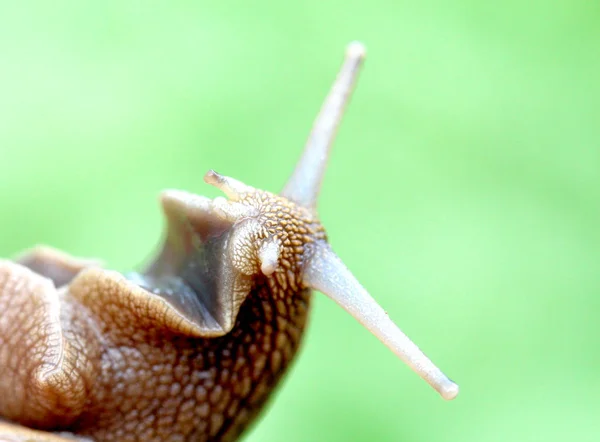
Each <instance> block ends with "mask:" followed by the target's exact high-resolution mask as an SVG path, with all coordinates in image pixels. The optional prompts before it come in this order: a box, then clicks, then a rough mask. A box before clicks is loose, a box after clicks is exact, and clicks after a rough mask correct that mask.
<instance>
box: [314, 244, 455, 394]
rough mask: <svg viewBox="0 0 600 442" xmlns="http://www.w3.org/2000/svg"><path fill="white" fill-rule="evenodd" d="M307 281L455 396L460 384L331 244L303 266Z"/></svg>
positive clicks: (431, 382) (316, 251) (319, 248)
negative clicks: (382, 304) (399, 323)
mask: <svg viewBox="0 0 600 442" xmlns="http://www.w3.org/2000/svg"><path fill="white" fill-rule="evenodd" d="M304 284H305V285H306V286H307V287H310V288H313V289H315V290H318V291H320V292H321V293H323V294H325V295H327V296H328V297H329V298H331V299H333V300H334V301H335V302H337V303H338V304H339V305H340V306H341V307H342V308H343V309H344V310H346V311H347V312H348V313H350V314H351V315H352V316H353V317H354V318H355V319H356V320H358V322H360V323H361V324H362V325H364V326H365V328H367V329H368V330H369V331H370V332H371V333H373V334H374V335H375V336H376V337H377V338H378V339H379V340H380V341H381V342H383V343H384V344H385V345H386V346H387V347H388V348H389V349H390V350H392V351H393V352H394V353H395V354H396V355H398V357H399V358H400V359H402V360H403V361H404V362H405V363H406V364H407V365H408V366H409V367H410V368H412V369H413V371H414V372H415V373H417V374H418V375H419V376H421V377H422V378H423V379H424V380H425V381H427V383H428V384H429V385H431V386H432V387H433V388H435V389H436V390H437V391H438V392H439V393H440V395H441V396H442V397H443V398H444V399H448V400H450V399H454V398H455V397H456V396H457V395H458V385H456V384H455V383H454V382H452V381H451V380H450V379H448V377H446V375H444V373H442V372H441V370H440V369H439V368H437V367H436V366H435V365H434V364H433V362H431V361H430V360H429V358H428V357H427V356H425V355H424V354H423V352H422V351H421V350H420V349H419V347H417V346H416V345H415V344H414V343H413V342H412V341H411V340H410V339H409V338H408V337H407V336H406V335H405V334H404V333H402V331H401V330H400V329H399V328H398V326H396V324H394V322H393V321H392V320H391V319H390V318H389V316H388V315H387V313H386V312H385V311H384V310H383V309H382V308H381V307H380V306H379V304H377V302H376V301H375V300H374V299H373V298H372V297H371V295H369V293H368V292H367V291H366V290H365V289H364V288H363V286H362V285H360V283H359V282H358V281H357V280H356V278H355V277H354V275H352V273H351V272H350V270H348V268H347V267H346V266H345V265H344V263H343V262H342V261H341V260H340V258H338V256H337V255H336V254H335V253H333V251H332V250H331V249H330V248H329V246H328V245H326V244H324V243H323V244H318V245H316V246H315V248H314V250H313V254H312V256H311V258H310V259H309V261H308V263H307V265H306V267H305V269H304Z"/></svg>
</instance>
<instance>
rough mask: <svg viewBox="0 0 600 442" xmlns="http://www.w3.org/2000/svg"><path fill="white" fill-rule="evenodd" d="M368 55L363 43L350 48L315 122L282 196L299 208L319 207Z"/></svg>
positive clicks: (354, 43)
mask: <svg viewBox="0 0 600 442" xmlns="http://www.w3.org/2000/svg"><path fill="white" fill-rule="evenodd" d="M365 54H366V51H365V47H364V46H363V45H362V44H361V43H358V42H353V43H350V44H349V45H348V46H347V48H346V58H345V60H344V63H343V65H342V67H341V69H340V72H339V73H338V76H337V78H336V80H335V82H334V83H333V86H332V87H331V90H330V92H329V95H328V96H327V98H326V99H325V102H324V103H323V106H322V108H321V111H320V112H319V115H318V116H317V118H316V120H315V122H314V125H313V128H312V130H311V133H310V135H309V137H308V141H307V142H306V145H305V147H304V152H303V153H302V156H301V158H300V161H298V164H297V166H296V169H295V170H294V173H293V174H292V176H291V177H290V179H289V180H288V182H287V184H286V185H285V187H284V188H283V190H282V192H281V196H283V197H286V198H288V199H289V200H291V201H294V202H296V203H297V204H298V205H300V206H303V207H307V208H315V207H316V206H317V198H318V196H319V192H320V190H321V183H322V182H323V176H324V175H325V168H326V167H327V160H328V159H329V153H330V152H331V147H332V145H333V141H334V139H335V136H336V133H337V129H338V126H339V124H340V121H341V119H342V115H343V113H344V109H345V108H346V105H347V104H348V102H349V101H350V95H351V94H352V90H353V88H354V84H355V83H356V79H357V78H358V73H359V70H360V67H361V65H362V62H363V60H364V58H365Z"/></svg>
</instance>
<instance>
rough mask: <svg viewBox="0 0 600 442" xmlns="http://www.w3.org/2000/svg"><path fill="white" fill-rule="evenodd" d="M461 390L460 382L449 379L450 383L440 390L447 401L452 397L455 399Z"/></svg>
mask: <svg viewBox="0 0 600 442" xmlns="http://www.w3.org/2000/svg"><path fill="white" fill-rule="evenodd" d="M459 390H460V388H459V387H458V384H455V383H454V382H452V381H449V382H448V384H446V385H443V386H442V387H441V388H440V390H439V391H440V394H441V395H442V397H443V398H444V399H446V400H447V401H451V400H452V399H455V398H456V396H458V393H459Z"/></svg>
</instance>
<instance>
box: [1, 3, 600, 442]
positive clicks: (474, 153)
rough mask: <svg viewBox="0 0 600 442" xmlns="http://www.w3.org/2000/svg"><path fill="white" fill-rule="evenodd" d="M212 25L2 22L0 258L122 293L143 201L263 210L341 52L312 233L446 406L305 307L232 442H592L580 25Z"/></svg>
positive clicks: (329, 314) (143, 231)
mask: <svg viewBox="0 0 600 442" xmlns="http://www.w3.org/2000/svg"><path fill="white" fill-rule="evenodd" d="M221 3H222V4H221V5H218V2H206V1H193V2H192V1H173V0H171V1H166V0H163V1H154V2H148V3H145V2H138V1H129V0H121V1H114V0H109V1H105V2H94V3H90V2H79V3H77V2H67V1H62V0H58V1H57V0H52V1H50V0H35V1H34V0H29V1H27V0H26V1H23V2H20V3H19V2H2V3H1V4H0V203H1V204H0V219H1V220H2V221H1V222H0V225H1V227H2V230H1V234H0V235H1V242H0V256H13V255H14V254H15V253H16V252H18V251H19V250H21V249H23V248H26V247H29V246H31V245H33V244H35V243H46V244H50V245H52V246H55V247H58V248H62V249H64V250H66V251H68V252H70V253H73V254H76V255H83V256H91V257H101V258H103V259H104V260H105V262H106V263H107V265H108V266H110V267H111V268H117V269H121V270H126V269H129V268H131V267H132V266H136V265H138V264H139V263H140V262H142V261H143V260H144V259H145V258H146V257H147V256H148V254H149V253H150V252H151V251H152V250H153V249H154V247H155V245H156V244H157V242H158V240H159V237H160V234H161V229H162V219H161V216H160V212H159V208H158V204H157V199H156V196H157V194H158V192H159V191H160V190H161V189H163V188H182V189H186V190H191V191H194V192H197V193H200V194H205V195H209V196H216V195H217V192H216V191H215V190H214V189H212V188H210V187H209V186H207V185H205V184H204V183H203V181H202V176H203V174H204V172H205V171H206V170H207V169H209V168H215V169H216V170H218V171H220V172H222V173H225V174H227V175H231V176H234V177H237V178H239V179H241V180H243V181H245V182H247V183H249V184H252V185H255V186H257V187H261V188H265V189H269V190H278V189H280V188H281V186H282V185H283V183H284V182H285V180H286V177H287V176H288V175H289V173H290V172H291V170H292V167H293V165H294V163H295V161H296V159H297V158H298V156H299V154H300V151H301V148H302V145H303V143H304V141H305V138H306V136H307V134H308V131H309V128H310V125H311V123H312V120H313V118H314V116H315V115H316V112H317V110H318V108H319V106H320V104H321V100H322V99H323V97H324V95H325V93H326V91H327V90H328V88H329V85H330V83H331V81H332V80H333V78H334V76H335V73H336V71H337V69H338V67H339V64H340V62H341V59H342V54H343V49H344V47H345V45H346V43H347V42H349V41H351V40H354V39H359V40H361V41H363V42H365V44H366V45H367V47H368V50H369V56H368V60H367V63H366V66H365V69H364V71H363V74H362V76H361V79H360V82H359V87H358V90H357V93H356V95H355V96H354V99H353V101H352V104H351V106H350V109H349V112H348V114H347V118H346V119H345V120H344V122H343V125H342V127H341V130H340V134H339V137H338V140H337V143H336V149H335V150H334V153H333V157H332V161H331V163H330V164H331V167H330V169H329V172H328V174H327V178H326V180H325V183H324V190H323V194H322V198H321V202H320V213H321V216H322V219H323V222H324V224H325V225H326V226H327V227H328V229H329V233H330V236H331V242H332V244H333V246H334V248H335V249H336V250H337V252H338V253H339V255H340V256H342V257H343V259H344V260H345V262H346V263H347V265H348V266H349V267H350V268H351V269H352V270H353V271H354V272H355V274H356V275H357V277H358V278H359V279H360V280H361V281H362V282H363V284H364V285H365V286H366V287H367V288H368V289H369V290H370V291H371V293H372V294H373V295H374V296H375V297H376V298H377V299H378V300H379V302H380V303H381V304H382V305H383V306H384V308H386V309H387V310H388V312H389V313H390V315H391V317H392V318H394V319H395V320H396V322H397V323H398V324H399V325H400V326H401V327H402V328H403V329H404V331H405V332H406V333H407V334H408V335H409V336H411V337H412V338H413V340H415V342H417V344H418V345H420V346H421V347H422V348H423V349H424V350H425V351H426V352H427V353H428V355H430V356H431V357H432V359H433V360H434V361H435V362H436V363H437V364H438V365H439V366H440V367H441V368H442V369H443V370H444V371H446V372H447V373H448V374H449V375H450V376H451V377H452V378H454V379H455V380H456V381H457V382H458V383H459V384H460V386H461V395H460V396H459V397H458V399H457V400H456V401H454V402H449V403H448V402H445V401H443V400H442V399H440V398H439V397H438V396H437V395H436V394H435V393H434V392H433V390H431V389H430V388H429V387H428V386H427V385H426V384H425V383H424V382H423V381H421V380H420V379H419V378H418V377H417V376H415V375H414V374H412V373H411V372H410V371H409V370H408V369H407V368H406V367H405V366H404V365H403V364H402V363H401V362H400V361H399V360H397V359H396V358H395V357H394V355H393V354H392V353H391V352H389V351H388V350H387V349H386V348H385V347H384V346H383V345H381V344H380V343H379V342H378V341H377V340H376V339H375V338H373V337H372V336H371V335H370V334H369V333H368V332H367V331H365V330H364V329H363V328H362V327H361V326H360V325H358V323H356V322H355V321H354V320H353V319H352V318H351V317H349V316H348V315H347V314H345V313H344V312H343V311H342V310H341V309H339V308H338V307H337V306H335V305H334V303H333V302H331V301H329V300H328V299H326V298H325V297H323V296H322V295H319V294H317V296H316V299H315V304H314V310H313V315H312V320H311V324H310V327H309V330H308V333H307V336H306V341H305V345H304V348H303V350H302V352H301V354H300V356H299V358H298V360H297V361H296V363H295V365H294V367H293V369H292V371H291V372H290V373H289V374H288V376H287V378H286V381H285V383H284V384H283V386H282V388H280V389H279V391H278V394H277V395H276V397H275V398H274V400H273V401H272V402H271V404H270V407H269V409H268V410H267V412H266V413H264V414H263V418H262V420H261V421H260V422H259V423H258V424H257V425H255V426H254V428H253V430H252V431H251V432H250V433H249V434H248V435H247V437H246V439H245V440H246V441H248V442H251V441H252V442H256V441H261V442H268V441H282V440H285V441H316V440H318V441H381V442H383V441H393V442H397V441H461V442H466V441H478V442H479V441H538V440H544V441H564V440H577V441H597V440H600V418H599V415H600V347H599V345H598V337H599V335H600V322H599V321H598V315H599V314H600V301H599V298H598V296H599V289H600V272H599V271H598V270H599V265H600V229H599V226H598V224H599V222H600V154H599V149H598V148H599V140H600V125H599V121H598V120H599V117H600V111H599V104H600V84H599V83H600V80H599V79H600V55H599V54H600V5H599V4H598V2H589V1H583V0H562V1H555V2H542V1H530V2H520V1H507V2H501V4H498V3H489V2H488V3H484V2H477V1H468V0H464V1H441V0H439V1H425V2H405V1H400V0H393V1H392V0H387V1H385V0H370V1H368V2H367V1H365V2H348V1H339V0H336V1H329V2H321V1H317V0H310V1H304V2H300V3H298V2H290V3H287V2H284V1H279V2H267V1H257V2H242V1H237V2H221Z"/></svg>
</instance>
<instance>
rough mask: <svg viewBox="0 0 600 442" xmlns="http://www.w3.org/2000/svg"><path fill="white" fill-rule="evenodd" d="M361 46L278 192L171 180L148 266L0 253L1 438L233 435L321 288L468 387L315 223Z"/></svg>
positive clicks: (254, 408)
mask: <svg viewBox="0 0 600 442" xmlns="http://www.w3.org/2000/svg"><path fill="white" fill-rule="evenodd" d="M364 56H365V50H364V47H363V46H362V45H361V44H360V43H351V44H350V45H348V47H347V50H346V57H345V59H344V62H343V64H342V67H341V69H340V72H339V74H338V76H337V78H336V80H335V82H334V83H333V86H332V88H331V91H330V92H329V94H328V96H327V98H326V100H325V102H324V104H323V106H322V109H321V111H320V113H319V115H318V116H317V118H316V120H315V123H314V126H313V129H312V132H311V134H310V136H309V138H308V141H307V144H306V146H305V149H304V152H303V154H302V156H301V158H300V160H299V162H298V164H297V166H296V168H295V170H294V172H293V173H292V175H291V178H290V179H289V180H288V182H287V184H286V185H285V186H284V188H283V190H282V191H281V192H280V193H279V194H274V193H270V192H267V191H263V190H259V189H256V188H254V187H251V186H249V185H247V184H244V183H242V182H241V181H238V180H236V179H234V178H230V177H227V176H224V175H220V174H219V173H217V172H215V171H212V170H211V171H209V172H208V173H207V174H206V175H205V177H204V180H205V181H206V183H208V184H210V185H212V186H215V187H217V188H218V189H220V190H221V191H222V192H223V193H224V194H225V196H226V197H227V198H225V197H222V196H221V197H216V198H214V199H209V198H205V197H202V196H198V195H194V194H191V193H188V192H184V191H180V190H167V191H164V192H163V193H162V194H161V196H160V201H161V204H162V209H163V212H164V215H165V217H166V229H165V230H166V233H165V235H164V242H163V243H162V247H161V248H160V251H159V252H158V253H157V255H156V256H155V257H154V258H153V259H152V260H151V263H150V264H149V265H148V266H147V267H146V268H145V269H144V270H143V271H140V272H139V273H136V272H131V273H127V274H121V273H118V272H116V271H111V270H107V269H104V268H103V267H102V266H100V265H99V264H98V263H97V262H95V261H93V260H88V259H81V258H76V257H72V256H69V255H67V254H65V253H63V252H59V251H57V250H55V249H52V248H49V247H36V248H34V249H31V250H29V251H28V252H25V253H24V254H22V255H21V256H19V257H18V258H16V259H15V260H14V261H9V260H3V261H0V312H1V313H0V440H2V441H25V440H27V441H40V442H42V441H43V442H50V441H68V440H79V441H97V442H101V441H146V442H151V441H217V440H218V441H233V440H236V439H237V438H238V437H239V436H240V435H241V434H242V433H243V431H244V430H245V429H246V428H247V427H248V425H249V424H250V423H251V422H252V421H253V419H255V418H256V416H257V415H258V414H259V412H260V410H261V408H263V406H264V405H265V403H266V401H267V399H268V397H269V395H270V393H271V392H272V391H273V389H274V388H275V387H276V386H277V384H278V382H279V380H280V379H281V378H282V375H283V374H284V372H285V370H286V368H288V366H289V364H290V362H291V361H292V359H293V358H294V355H295V353H296V351H297V350H298V347H299V345H300V342H301V338H302V334H303V331H304V328H305V326H306V320H307V315H308V311H309V304H310V300H311V296H312V295H311V292H312V290H317V291H319V292H321V293H323V294H325V295H326V296H328V297H330V298H331V299H333V300H334V301H335V302H336V303H337V304H339V305H340V306H341V307H342V308H343V309H345V310H346V311H347V312H348V313H350V314H351V315H352V316H353V317H354V318H356V319H357V320H358V321H359V322H360V323H362V324H363V325H364V326H365V327H366V328H367V329H368V330H369V331H371V332H372V333H373V334H374V335H375V336H377V337H378V338H379V339H380V340H381V341H382V342H383V343H384V344H385V345H386V346H388V347H389V348H390V349H391V350H392V351H393V352H394V353H395V354H396V355H397V356H399V357H400V358H401V359H402V360H403V361H404V362H405V363H407V364H408V365H409V366H410V367H411V368H412V369H413V370H414V371H415V372H416V373H417V374H418V375H419V376H421V377H422V378H423V379H424V380H425V381H427V382H428V383H429V384H430V385H431V386H432V387H433V388H435V389H436V390H437V391H438V392H439V393H440V394H441V396H442V397H443V398H445V399H453V398H454V397H456V395H457V394H458V386H457V385H456V384H455V383H454V382H452V381H451V380H450V379H449V378H447V377H446V376H445V375H444V374H443V373H442V372H441V371H440V370H439V369H438V368H437V367H436V366H435V365H434V364H433V363H432V362H431V361H430V360H429V359H428V358H427V357H426V356H425V355H424V354H423V353H422V352H421V351H420V350H419V348H418V347H417V346H416V345H415V344H413V343H412V342H411V341H410V340H409V338H408V337H406V336H405V335H404V334H403V333H402V331H400V329H399V328H398V327H397V326H396V325H395V324H394V322H392V320H391V319H390V318H389V317H388V315H387V314H386V313H385V311H384V310H383V309H382V308H381V307H380V306H379V305H378V304H377V303H376V301H375V300H374V299H373V298H372V297H371V296H370V295H369V293H368V292H367V291H366V290H365V289H364V288H363V287H362V286H361V285H360V283H359V282H358V281H357V280H356V279H355V277H354V276H353V275H352V273H351V272H350V270H348V268H347V267H346V266H345V265H344V264H343V262H342V261H341V260H340V258H338V256H337V255H336V254H335V253H334V252H333V250H332V248H331V246H330V245H329V244H328V242H327V234H326V232H325V229H324V228H323V226H322V225H321V223H320V222H319V218H318V214H317V197H318V194H319V191H320V187H321V182H322V179H323V175H324V172H325V168H326V164H327V158H328V155H329V151H330V150H331V146H332V144H333V140H334V138H335V134H336V132H337V128H338V125H339V122H340V120H341V116H342V114H343V111H344V109H345V107H346V105H347V103H348V101H349V98H350V95H351V92H352V90H353V88H354V84H355V82H356V79H357V76H358V73H359V70H360V67H361V65H362V62H363V60H364Z"/></svg>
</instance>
